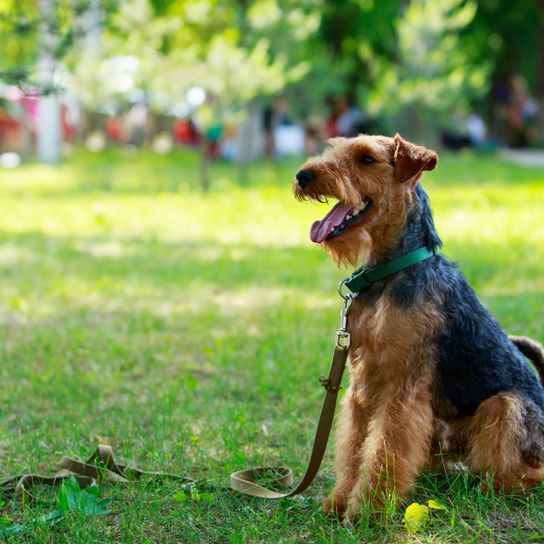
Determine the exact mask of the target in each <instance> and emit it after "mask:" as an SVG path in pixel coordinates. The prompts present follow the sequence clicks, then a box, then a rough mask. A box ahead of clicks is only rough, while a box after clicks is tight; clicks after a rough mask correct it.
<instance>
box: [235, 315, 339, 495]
mask: <svg viewBox="0 0 544 544" xmlns="http://www.w3.org/2000/svg"><path fill="white" fill-rule="evenodd" d="M347 309H349V305H347V308H346V309H345V311H346V313H347ZM346 332H347V331H346ZM348 334H349V333H348ZM348 352H349V346H348V347H346V346H344V345H341V344H340V342H339V341H338V342H337V345H336V348H335V350H334V355H333V359H332V363H331V368H330V370H329V375H328V376H327V377H324V376H321V377H320V379H319V381H320V383H321V385H322V386H323V387H324V388H325V389H326V391H327V394H326V395H325V400H324V401H323V407H322V408H321V415H320V416H319V422H318V424H317V430H316V432H315V438H314V444H313V447H312V453H311V455H310V461H309V463H308V468H307V469H306V473H305V474H304V476H303V477H302V480H301V481H300V483H299V484H298V485H297V486H296V487H295V488H294V489H293V490H291V491H288V492H286V493H280V492H279V491H273V490H272V489H268V488H266V487H264V486H262V485H259V484H258V483H256V481H257V479H260V478H263V477H267V479H269V481H270V482H273V483H274V484H275V485H279V486H282V487H288V486H290V485H292V483H293V472H292V471H291V469H290V468H289V467H257V468H249V469H245V470H238V471H236V472H233V473H232V474H231V475H230V486H231V488H232V489H234V490H236V491H240V492H241V493H244V494H246V495H250V496H252V497H259V498H261V499H284V498H287V497H292V496H294V495H298V494H299V493H302V492H303V491H304V490H305V489H306V488H307V487H308V486H309V485H310V484H311V483H312V482H313V480H314V478H315V476H316V474H317V472H318V471H319V467H320V466H321V461H322V460H323V456H324V455H325V450H326V448H327V442H328V440H329V435H330V432H331V427H332V422H333V419H334V411H335V408H336V399H337V397H338V391H339V389H340V382H341V381H342V376H343V374H344V369H345V368H346V360H347V358H348Z"/></svg>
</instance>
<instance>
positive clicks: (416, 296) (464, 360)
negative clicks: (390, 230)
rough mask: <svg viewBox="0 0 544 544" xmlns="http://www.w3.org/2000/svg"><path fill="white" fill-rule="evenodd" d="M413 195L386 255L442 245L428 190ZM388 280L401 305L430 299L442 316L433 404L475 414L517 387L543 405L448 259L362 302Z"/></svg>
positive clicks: (420, 267) (532, 379)
mask: <svg viewBox="0 0 544 544" xmlns="http://www.w3.org/2000/svg"><path fill="white" fill-rule="evenodd" d="M415 194H416V199H415V201H414V206H413V209H412V210H411V212H410V214H409V216H408V219H407V222H406V226H405V230H404V231H403V235H402V237H401V238H400V239H399V241H398V243H397V245H396V246H395V247H394V248H393V249H392V251H391V252H390V253H389V254H388V255H387V257H386V260H389V259H392V258H395V257H398V256H400V255H404V254H406V253H408V252H409V251H412V250H414V249H417V248H418V247H421V246H423V245H425V246H427V247H428V248H429V249H431V248H433V247H440V246H441V241H440V238H439V237H438V234H437V233H436V230H435V227H434V223H433V218H432V214H431V210H430V208H429V204H428V198H427V195H426V194H425V191H424V190H423V188H422V187H421V186H420V185H419V184H418V185H417V187H416V193H415ZM386 285H388V286H390V296H391V297H392V298H393V299H394V301H395V303H396V304H397V305H399V306H400V307H402V308H405V309H410V308H414V307H416V308H417V306H418V305H419V304H420V303H422V302H424V301H425V302H428V301H432V302H434V304H436V306H437V307H438V308H439V309H440V311H441V313H442V314H443V315H444V317H445V328H444V330H442V331H441V333H440V334H439V337H438V338H437V340H436V341H437V348H438V352H439V361H438V368H437V383H436V384H435V391H436V395H438V396H439V397H440V398H439V399H435V400H436V401H438V402H435V405H437V406H439V405H448V406H450V407H454V408H455V411H456V412H457V415H458V416H461V417H462V416H467V415H471V414H473V413H474V412H475V410H476V408H477V407H478V405H479V404H480V403H481V402H482V401H484V400H486V399H488V398H489V397H491V396H493V395H495V394H496V393H499V392H501V391H517V392H519V393H520V394H521V395H523V396H524V397H525V398H527V399H529V400H530V401H531V403H534V404H532V406H533V407H534V409H535V410H537V407H538V408H539V409H540V411H542V410H543V409H544V389H543V388H542V386H541V384H540V382H539V380H538V379H537V377H536V375H535V373H534V371H533V370H532V369H531V368H530V366H529V365H528V363H527V361H526V360H525V359H524V357H523V356H522V355H521V353H520V352H519V351H518V350H517V348H516V347H515V346H514V345H513V344H512V342H511V341H510V340H509V339H508V337H507V336H506V334H505V333H504V332H503V330H502V329H501V327H500V326H499V324H498V323H497V321H496V320H495V319H494V318H493V317H492V316H491V314H490V313H489V312H488V311H487V310H486V309H485V308H484V307H483V306H482V304H481V303H480V302H479V300H478V298H477V296H476V294H475V293H474V291H473V289H472V288H471V287H470V285H469V284H468V282H467V280H466V279H465V277H464V276H463V275H462V274H461V272H460V271H459V270H458V268H457V267H456V266H455V265H454V264H453V263H452V262H450V261H448V260H447V259H446V258H444V257H442V256H436V257H433V258H431V259H429V260H427V261H424V262H421V263H418V264H416V265H414V266H412V267H410V268H409V269H407V270H405V271H402V272H400V273H398V274H396V275H395V276H392V277H390V278H386V279H385V280H382V281H380V282H377V283H376V284H374V285H373V286H372V287H371V288H370V289H368V290H367V291H365V292H364V294H363V296H364V298H365V299H366V303H367V304H372V303H374V302H375V301H376V300H377V299H378V298H379V297H380V296H381V295H382V294H383V292H384V289H385V287H386ZM539 417H541V416H539Z"/></svg>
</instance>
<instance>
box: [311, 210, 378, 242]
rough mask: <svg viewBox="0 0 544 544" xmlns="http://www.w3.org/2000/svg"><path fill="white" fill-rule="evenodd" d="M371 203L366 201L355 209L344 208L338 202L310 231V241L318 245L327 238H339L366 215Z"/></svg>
mask: <svg viewBox="0 0 544 544" xmlns="http://www.w3.org/2000/svg"><path fill="white" fill-rule="evenodd" d="M371 205H372V201H371V200H369V199H367V200H364V201H363V202H361V204H360V205H359V206H356V207H355V208H354V207H352V206H346V205H345V204H342V202H339V203H338V204H336V205H335V206H334V207H333V208H332V210H331V211H330V212H329V213H328V214H327V215H326V216H325V217H324V218H323V219H321V220H320V221H316V222H315V223H314V224H313V225H312V228H311V229H310V239H311V240H312V242H315V243H316V244H320V243H321V242H323V241H324V240H326V239H327V238H332V237H334V236H339V235H340V234H342V233H343V232H344V231H345V230H346V229H347V228H348V227H351V226H352V225H355V224H356V223H359V221H361V220H362V219H363V217H364V216H365V215H366V213H367V212H368V210H369V209H370V206H371Z"/></svg>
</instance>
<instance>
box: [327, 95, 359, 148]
mask: <svg viewBox="0 0 544 544" xmlns="http://www.w3.org/2000/svg"><path fill="white" fill-rule="evenodd" d="M326 100H327V103H328V105H329V108H330V115H329V117H328V118H327V121H326V132H327V137H328V138H335V137H337V136H343V137H346V138H350V137H352V136H357V134H359V133H361V132H366V131H367V130H368V129H367V127H366V124H365V121H366V118H365V115H364V114H363V112H362V110H361V109H360V108H359V107H358V106H356V105H354V104H351V105H350V104H349V103H348V101H347V100H346V99H345V98H344V97H342V96H329V97H328V98H327V99H326Z"/></svg>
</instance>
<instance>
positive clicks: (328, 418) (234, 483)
mask: <svg viewBox="0 0 544 544" xmlns="http://www.w3.org/2000/svg"><path fill="white" fill-rule="evenodd" d="M343 283H344V282H342V283H341V284H340V287H339V292H340V296H341V297H342V298H343V299H344V304H343V307H342V311H341V313H340V319H341V320H340V329H339V330H338V332H337V335H336V347H335V349H334V355H333V359H332V363H331V367H330V370H329V375H328V376H327V377H325V376H320V377H319V382H320V383H321V385H322V386H323V387H324V388H325V390H326V391H327V393H326V395H325V400H324V401H323V407H322V408H321V415H320V416H319V422H318V424H317V430H316V433H315V438H314V444H313V447H312V453H311V455H310V461H309V463H308V468H307V469H306V472H305V474H304V476H303V478H302V480H301V481H300V483H299V484H298V485H297V486H296V487H295V488H294V489H293V490H291V491H288V492H285V493H280V492H278V491H274V490H271V489H267V488H266V487H264V486H262V485H260V484H258V483H257V480H261V481H262V480H264V479H266V480H267V481H268V482H270V483H271V484H273V485H275V486H281V487H289V486H291V485H292V483H293V472H292V471H291V469H290V468H288V467H257V468H250V469H245V470H238V471H236V472H233V473H232V474H231V476H230V486H231V488H232V489H234V490H236V491H240V492H242V493H245V494H246V495H251V496H253V497H261V498H265V499H282V498H285V497H292V496H293V495H298V494H299V493H302V492H303V491H304V490H305V489H306V488H307V487H308V486H309V485H310V484H311V483H312V481H313V480H314V478H315V476H316V474H317V472H318V471H319V467H320V466H321V461H322V460H323V456H324V454H325V450H326V448H327V442H328V439H329V435H330V431H331V427H332V422H333V418H334V411H335V408H336V399H337V397H338V391H339V390H340V386H341V385H340V384H341V381H342V376H343V374H344V370H345V367H346V361H347V358H348V352H349V347H350V342H351V336H350V333H349V332H348V330H347V328H346V322H347V314H348V311H349V307H350V305H351V302H352V300H353V295H345V294H343V293H342V285H343ZM58 466H59V468H60V469H61V470H60V471H58V472H57V473H56V474H54V475H53V476H43V475H41V474H30V473H29V474H20V475H18V476H12V477H10V478H6V479H4V480H0V494H10V495H12V496H13V497H14V498H16V497H21V496H23V495H26V496H30V497H32V495H31V494H30V492H29V489H30V488H31V487H32V486H35V485H40V484H41V485H59V484H60V483H62V482H63V481H64V480H67V479H69V478H71V477H75V479H76V480H77V482H78V484H79V486H80V487H81V489H84V488H85V487H87V486H90V485H96V484H97V482H101V481H103V480H109V481H112V482H116V483H127V482H129V481H132V480H138V479H140V478H141V477H143V476H149V477H152V478H172V479H175V480H182V481H183V482H185V483H192V484H194V483H195V481H194V480H192V479H191V478H186V477H184V476H178V475H175V474H168V473H165V472H147V471H143V470H141V469H139V468H136V467H131V466H128V465H123V464H121V463H117V462H116V461H115V456H114V454H113V449H112V447H111V446H109V445H106V444H99V445H98V447H97V449H96V451H95V452H94V453H93V454H92V455H91V456H90V457H89V458H88V459H87V460H86V461H80V460H79V459H74V458H72V457H67V456H64V457H63V458H62V459H61V460H60V462H59V463H58Z"/></svg>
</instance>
